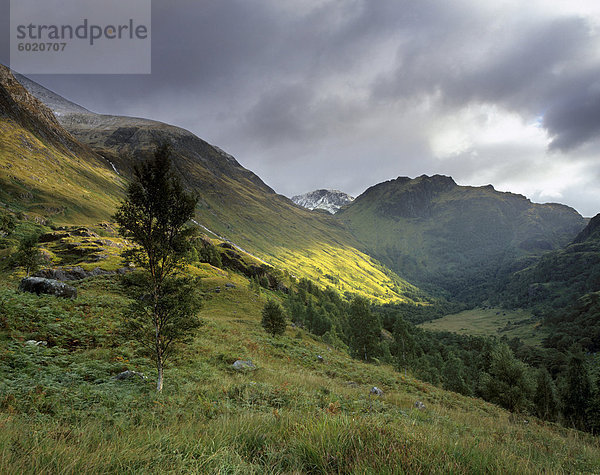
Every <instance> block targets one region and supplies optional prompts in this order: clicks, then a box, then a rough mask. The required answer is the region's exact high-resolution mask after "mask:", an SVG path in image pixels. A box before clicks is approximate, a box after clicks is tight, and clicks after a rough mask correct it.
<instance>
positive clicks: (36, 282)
mask: <svg viewBox="0 0 600 475" xmlns="http://www.w3.org/2000/svg"><path fill="white" fill-rule="evenodd" d="M19 290H20V291H21V292H29V293H32V294H37V295H40V294H48V295H54V296H55V297H63V298H70V299H74V298H76V297H77V289H76V288H75V287H71V286H70V285H67V284H65V283H63V282H59V281H58V280H53V279H44V278H42V277H26V278H25V279H23V280H22V281H21V284H20V285H19Z"/></svg>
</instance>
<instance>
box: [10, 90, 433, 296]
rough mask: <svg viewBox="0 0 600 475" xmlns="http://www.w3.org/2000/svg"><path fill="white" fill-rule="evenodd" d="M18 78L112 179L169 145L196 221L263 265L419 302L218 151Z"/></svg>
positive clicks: (330, 229) (346, 238) (341, 238)
mask: <svg viewBox="0 0 600 475" xmlns="http://www.w3.org/2000/svg"><path fill="white" fill-rule="evenodd" d="M21 80H22V81H23V83H24V85H25V86H27V87H28V88H29V90H30V92H31V93H32V94H34V95H37V97H38V98H39V99H40V100H41V101H47V105H48V106H49V107H54V108H56V119H57V120H58V122H59V123H60V126H62V127H63V128H64V129H66V130H67V131H68V132H69V134H71V135H72V136H73V137H75V139H76V140H77V141H79V142H82V143H84V144H86V145H87V146H89V147H90V148H91V149H92V150H93V151H94V152H96V154H95V156H96V157H98V156H101V157H103V159H104V160H105V162H106V163H107V164H109V165H108V166H111V167H114V171H112V173H113V174H115V171H116V172H118V173H119V174H120V175H121V176H123V177H127V176H130V174H131V172H132V169H133V165H134V163H135V162H136V161H138V160H141V159H145V158H148V157H150V156H151V155H152V153H153V151H154V149H155V147H156V145H157V144H158V143H161V142H168V143H170V144H171V148H172V152H173V164H174V167H175V169H176V170H177V171H178V172H179V174H180V175H181V176H182V177H183V180H184V183H185V184H186V185H187V187H188V188H190V189H192V190H194V191H196V192H197V193H198V194H199V196H200V204H199V207H198V209H197V215H196V220H197V222H198V223H199V224H201V225H203V226H205V227H206V228H208V229H210V230H212V231H213V232H214V233H216V234H218V235H220V236H223V237H224V238H226V239H229V240H231V241H233V242H235V243H236V244H237V245H239V246H241V247H242V248H244V249H246V250H247V251H249V252H251V253H253V254H255V255H257V256H258V257H260V258H261V259H264V260H265V261H267V262H268V263H270V264H272V265H274V266H277V267H279V268H282V269H286V270H288V271H289V272H290V273H291V274H293V275H297V276H299V277H309V278H312V279H313V280H315V281H317V282H321V284H322V285H331V286H333V287H336V288H337V289H338V290H340V291H346V290H350V291H354V292H358V293H360V294H363V295H366V296H369V297H370V298H374V299H376V300H379V301H393V300H407V298H406V297H405V296H406V295H408V293H410V294H411V295H412V298H413V299H417V300H419V299H420V298H422V296H423V294H422V293H420V292H419V291H418V289H416V288H415V287H414V286H412V285H410V284H409V283H407V282H406V281H404V280H402V279H400V278H398V277H397V276H396V275H394V274H393V273H392V272H390V271H388V270H386V269H384V268H382V266H381V265H380V264H378V263H377V262H375V261H374V260H373V259H372V258H371V257H370V256H368V255H366V254H365V253H362V252H360V251H358V250H357V249H356V246H357V245H358V243H357V242H356V240H355V239H354V238H353V237H352V236H351V235H350V234H349V233H348V232H347V231H346V230H345V229H344V227H343V226H342V225H340V223H339V222H337V221H336V220H335V219H333V217H331V216H327V215H325V214H319V213H311V212H310V211H308V210H305V209H301V208H299V207H298V206H296V205H295V204H294V203H293V202H292V201H290V200H289V199H288V198H286V197H284V196H281V195H278V194H277V193H275V192H274V191H273V190H272V189H271V188H270V187H269V186H267V185H266V184H265V183H264V182H263V181H262V180H261V179H260V178H259V177H258V176H256V175H255V174H254V173H252V172H251V171H249V170H247V169H245V168H244V167H242V166H241V165H240V164H239V163H238V162H237V161H236V160H235V158H233V157H232V156H231V155H229V154H227V153H225V152H224V151H222V150H221V149H219V148H218V147H215V146H212V145H210V144H208V143H207V142H205V141H204V140H202V139H200V138H198V137H196V136H195V135H193V134H192V133H190V132H188V131H186V130H183V129H181V128H178V127H174V126H170V125H167V124H163V123H160V122H156V121H152V120H147V119H140V118H130V117H117V116H108V115H100V114H95V113H93V112H90V111H87V110H86V109H84V108H82V107H80V106H77V105H75V104H73V103H71V102H69V101H67V100H66V99H63V98H61V97H60V96H57V95H56V94H54V93H52V92H51V91H48V90H46V89H45V88H43V87H42V86H40V85H37V84H35V83H33V82H31V81H28V80H25V79H21ZM111 170H113V168H111ZM113 196H115V197H117V196H119V195H113ZM108 216H110V213H106V215H105V217H108Z"/></svg>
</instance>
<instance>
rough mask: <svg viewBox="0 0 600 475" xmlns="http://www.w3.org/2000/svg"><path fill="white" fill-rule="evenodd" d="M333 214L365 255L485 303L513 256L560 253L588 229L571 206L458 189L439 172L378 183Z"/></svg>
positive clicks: (490, 189)
mask: <svg viewBox="0 0 600 475" xmlns="http://www.w3.org/2000/svg"><path fill="white" fill-rule="evenodd" d="M336 217H337V218H338V219H340V220H341V221H342V222H343V223H344V224H345V225H347V226H348V227H349V229H350V230H351V231H352V233H353V234H354V236H355V237H356V238H357V239H358V240H359V241H360V242H361V243H362V247H361V249H362V250H363V251H365V252H367V253H369V254H370V255H372V256H374V257H375V258H377V259H379V260H380V261H381V262H382V263H383V264H385V265H386V266H388V267H389V268H391V269H392V270H394V271H396V272H397V273H399V274H400V275H401V276H402V277H405V278H408V279H409V280H411V281H413V282H414V281H416V282H419V283H422V284H432V285H434V286H437V287H441V288H443V289H445V290H446V291H447V292H450V294H453V295H456V296H460V297H461V298H472V297H473V296H475V297H478V298H481V295H482V290H484V289H485V288H486V287H487V286H488V285H489V283H490V282H491V281H494V280H495V279H496V277H497V276H498V274H499V273H501V272H502V269H504V268H509V267H510V266H511V265H513V263H514V261H515V260H516V259H518V258H519V257H523V256H527V255H538V254H540V253H542V252H545V251H547V250H551V249H557V248H559V247H561V246H563V245H564V244H566V243H568V242H569V241H570V240H572V239H573V238H574V237H575V236H576V235H577V233H578V232H579V231H581V229H582V228H583V227H584V225H585V221H584V219H583V218H582V217H581V216H580V215H579V214H578V213H577V212H576V211H575V210H573V209H571V208H569V207H567V206H563V205H557V204H546V205H539V204H534V203H531V202H530V201H529V200H528V199H526V198H525V197H523V196H520V195H514V194H511V193H500V192H497V191H495V190H494V189H493V187H491V186H485V187H479V188H476V187H467V186H458V185H457V184H456V183H455V182H454V181H453V180H452V178H450V177H444V176H439V175H436V176H433V177H428V176H425V175H424V176H421V177H418V178H415V179H412V180H411V179H409V178H398V179H397V180H392V181H389V182H385V183H381V184H379V185H376V186H374V187H372V188H370V189H368V190H367V191H366V192H365V193H363V194H362V195H361V196H359V197H358V198H357V199H356V200H355V201H354V202H353V203H352V204H350V205H348V206H347V207H345V208H343V209H342V210H341V211H340V212H338V214H336Z"/></svg>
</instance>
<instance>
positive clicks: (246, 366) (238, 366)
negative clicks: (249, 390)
mask: <svg viewBox="0 0 600 475" xmlns="http://www.w3.org/2000/svg"><path fill="white" fill-rule="evenodd" d="M231 367H232V368H233V369H234V370H236V371H254V370H255V369H256V366H255V365H254V363H252V361H251V360H248V361H244V360H237V361H236V362H235V363H233V364H232V365H231Z"/></svg>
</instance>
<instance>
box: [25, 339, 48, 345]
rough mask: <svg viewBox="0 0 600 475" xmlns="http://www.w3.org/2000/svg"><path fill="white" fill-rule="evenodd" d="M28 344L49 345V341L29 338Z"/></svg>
mask: <svg viewBox="0 0 600 475" xmlns="http://www.w3.org/2000/svg"><path fill="white" fill-rule="evenodd" d="M25 344H26V345H27V346H48V342H47V341H37V340H27V341H26V342H25Z"/></svg>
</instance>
